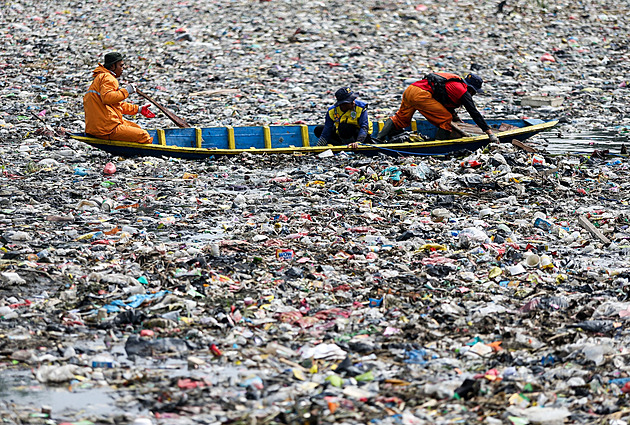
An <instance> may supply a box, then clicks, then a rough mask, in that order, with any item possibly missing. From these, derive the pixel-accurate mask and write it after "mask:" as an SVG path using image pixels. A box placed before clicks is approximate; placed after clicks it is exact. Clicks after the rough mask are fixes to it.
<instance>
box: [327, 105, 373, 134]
mask: <svg viewBox="0 0 630 425" xmlns="http://www.w3.org/2000/svg"><path fill="white" fill-rule="evenodd" d="M367 109H368V105H367V103H365V102H362V101H360V100H355V101H354V108H353V109H350V110H349V111H348V112H345V113H344V112H342V111H341V108H339V107H338V106H331V107H330V108H329V109H328V112H326V122H325V123H324V130H323V131H322V135H321V136H320V139H324V140H326V141H329V140H330V137H331V136H332V134H333V132H335V133H337V134H338V132H337V129H338V128H339V124H340V123H348V124H351V125H354V126H356V127H358V128H359V135H358V136H357V142H359V143H361V142H363V140H365V138H366V137H367V135H368V134H372V121H370V119H369V118H368V113H367Z"/></svg>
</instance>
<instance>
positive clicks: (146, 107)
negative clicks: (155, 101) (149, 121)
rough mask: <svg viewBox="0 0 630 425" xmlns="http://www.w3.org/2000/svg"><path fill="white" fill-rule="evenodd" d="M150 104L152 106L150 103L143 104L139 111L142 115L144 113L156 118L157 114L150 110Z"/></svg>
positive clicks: (148, 116)
mask: <svg viewBox="0 0 630 425" xmlns="http://www.w3.org/2000/svg"><path fill="white" fill-rule="evenodd" d="M149 106H151V104H150V103H147V104H146V105H143V106H141V107H140V109H139V110H138V112H140V113H141V114H142V115H144V116H145V117H147V118H155V114H154V113H153V112H151V111H149Z"/></svg>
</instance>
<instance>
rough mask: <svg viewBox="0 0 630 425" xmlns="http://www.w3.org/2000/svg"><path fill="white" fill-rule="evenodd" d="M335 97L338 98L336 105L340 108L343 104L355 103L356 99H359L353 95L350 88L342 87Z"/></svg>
mask: <svg viewBox="0 0 630 425" xmlns="http://www.w3.org/2000/svg"><path fill="white" fill-rule="evenodd" d="M335 97H336V98H337V103H335V106H339V105H341V104H342V103H352V102H354V99H356V98H357V95H356V94H354V93H352V90H350V87H342V88H340V89H339V90H337V91H336V92H335Z"/></svg>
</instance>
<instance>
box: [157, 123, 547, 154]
mask: <svg viewBox="0 0 630 425" xmlns="http://www.w3.org/2000/svg"><path fill="white" fill-rule="evenodd" d="M464 122H467V123H469V124H474V122H473V121H472V120H467V121H464ZM487 122H488V125H490V126H491V127H493V128H495V129H497V128H498V127H499V126H500V125H501V124H504V123H505V124H509V125H512V126H514V127H525V126H530V125H534V124H540V123H542V122H543V121H541V120H487ZM416 125H417V132H418V133H420V134H422V135H423V136H425V137H426V138H428V139H434V138H435V133H436V130H437V129H436V127H435V126H433V125H432V124H430V123H429V122H427V121H424V120H422V121H421V120H418V121H416ZM315 127H316V126H315V125H309V126H308V142H309V145H310V146H314V145H315V144H316V143H317V137H315V134H314V133H313V131H314V129H315ZM406 130H408V131H411V128H410V127H409V128H407V129H406ZM147 131H148V132H149V134H150V135H151V137H153V144H159V141H158V137H157V130H147ZM269 131H270V136H271V147H273V148H289V147H298V146H303V142H302V127H301V126H299V125H277V126H269ZM164 133H165V136H166V144H167V145H170V146H179V147H191V148H193V147H197V144H196V130H195V129H194V128H169V129H165V130H164ZM377 133H378V125H376V123H375V125H374V132H373V135H374V136H375V135H376V134H377ZM201 137H202V143H201V147H202V148H206V149H207V148H218V149H229V142H228V140H229V138H228V128H227V127H207V128H202V129H201ZM234 147H235V148H236V149H250V148H256V149H264V148H265V137H264V128H263V127H262V126H259V127H253V126H252V127H234Z"/></svg>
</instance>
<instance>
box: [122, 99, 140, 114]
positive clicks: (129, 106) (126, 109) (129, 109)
mask: <svg viewBox="0 0 630 425" xmlns="http://www.w3.org/2000/svg"><path fill="white" fill-rule="evenodd" d="M120 106H121V107H122V113H123V114H125V115H136V114H137V113H138V111H139V110H140V107H139V106H138V105H134V104H133V103H127V102H122V103H121V104H120Z"/></svg>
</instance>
